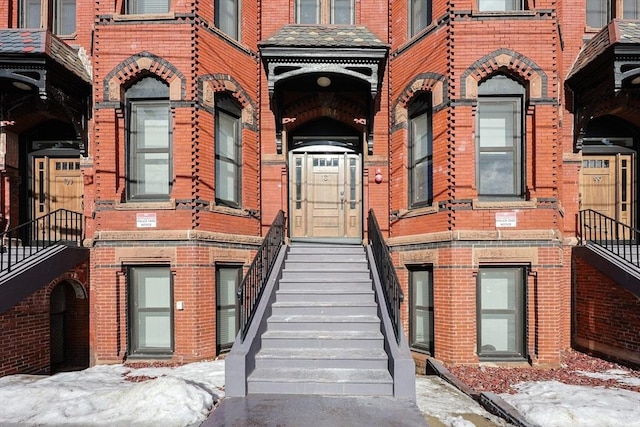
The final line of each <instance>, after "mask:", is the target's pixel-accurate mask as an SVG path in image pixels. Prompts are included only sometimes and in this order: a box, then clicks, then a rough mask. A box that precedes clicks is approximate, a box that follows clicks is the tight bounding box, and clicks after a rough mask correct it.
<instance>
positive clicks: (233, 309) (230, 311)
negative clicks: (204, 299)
mask: <svg viewBox="0 0 640 427" xmlns="http://www.w3.org/2000/svg"><path fill="white" fill-rule="evenodd" d="M241 282H242V266H233V265H219V266H216V348H217V352H218V353H220V352H221V351H225V350H229V349H230V348H231V346H233V342H234V341H235V339H236V335H237V334H238V328H239V324H240V322H239V314H240V313H239V311H238V310H239V309H238V298H237V292H238V286H240V283H241Z"/></svg>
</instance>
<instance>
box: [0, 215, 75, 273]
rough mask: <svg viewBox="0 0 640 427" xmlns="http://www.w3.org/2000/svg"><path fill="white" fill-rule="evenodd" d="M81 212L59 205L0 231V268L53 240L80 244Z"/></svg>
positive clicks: (14, 263) (31, 253) (7, 266)
mask: <svg viewBox="0 0 640 427" xmlns="http://www.w3.org/2000/svg"><path fill="white" fill-rule="evenodd" d="M82 226H83V215H82V214H81V213H79V212H73V211H70V210H67V209H58V210H56V211H53V212H51V213H49V214H47V215H44V216H42V217H40V218H37V219H34V220H31V221H29V222H26V223H24V224H20V225H18V226H17V227H14V228H11V229H9V230H7V231H5V232H3V233H2V234H1V237H2V240H1V242H2V246H1V250H0V266H1V267H0V271H9V272H10V271H11V269H12V268H13V267H14V266H15V265H16V264H17V263H18V262H20V261H23V260H24V259H26V258H28V257H30V256H32V255H35V254H37V253H38V252H40V251H42V250H43V249H46V248H48V247H50V246H53V245H55V244H61V243H63V244H67V245H73V246H82V239H83V238H84V235H83V227H82Z"/></svg>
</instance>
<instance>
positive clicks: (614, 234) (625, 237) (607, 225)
mask: <svg viewBox="0 0 640 427" xmlns="http://www.w3.org/2000/svg"><path fill="white" fill-rule="evenodd" d="M580 233H581V239H582V243H583V244H584V243H593V244H596V245H598V246H600V247H602V248H604V249H606V250H607V251H609V252H611V253H613V254H615V255H616V256H618V257H620V258H623V259H625V260H626V261H628V262H630V263H632V264H633V265H635V266H636V267H640V250H639V246H638V237H640V231H638V230H637V229H635V228H633V227H629V226H628V225H626V224H623V223H621V222H620V221H617V220H615V219H613V218H610V217H608V216H606V215H603V214H601V213H600V212H597V211H594V210H593V209H585V210H582V211H580Z"/></svg>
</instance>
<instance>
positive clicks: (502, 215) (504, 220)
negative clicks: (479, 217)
mask: <svg viewBox="0 0 640 427" xmlns="http://www.w3.org/2000/svg"><path fill="white" fill-rule="evenodd" d="M517 218H518V217H517V215H516V212H496V227H515V226H516V225H517V223H518V219H517Z"/></svg>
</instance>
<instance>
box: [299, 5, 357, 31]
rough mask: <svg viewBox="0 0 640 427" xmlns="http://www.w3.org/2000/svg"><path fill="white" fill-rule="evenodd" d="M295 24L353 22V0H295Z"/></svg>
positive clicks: (345, 23) (342, 23)
mask: <svg viewBox="0 0 640 427" xmlns="http://www.w3.org/2000/svg"><path fill="white" fill-rule="evenodd" d="M296 23H297V24H336V25H352V24H354V23H355V1H354V0H296Z"/></svg>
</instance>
